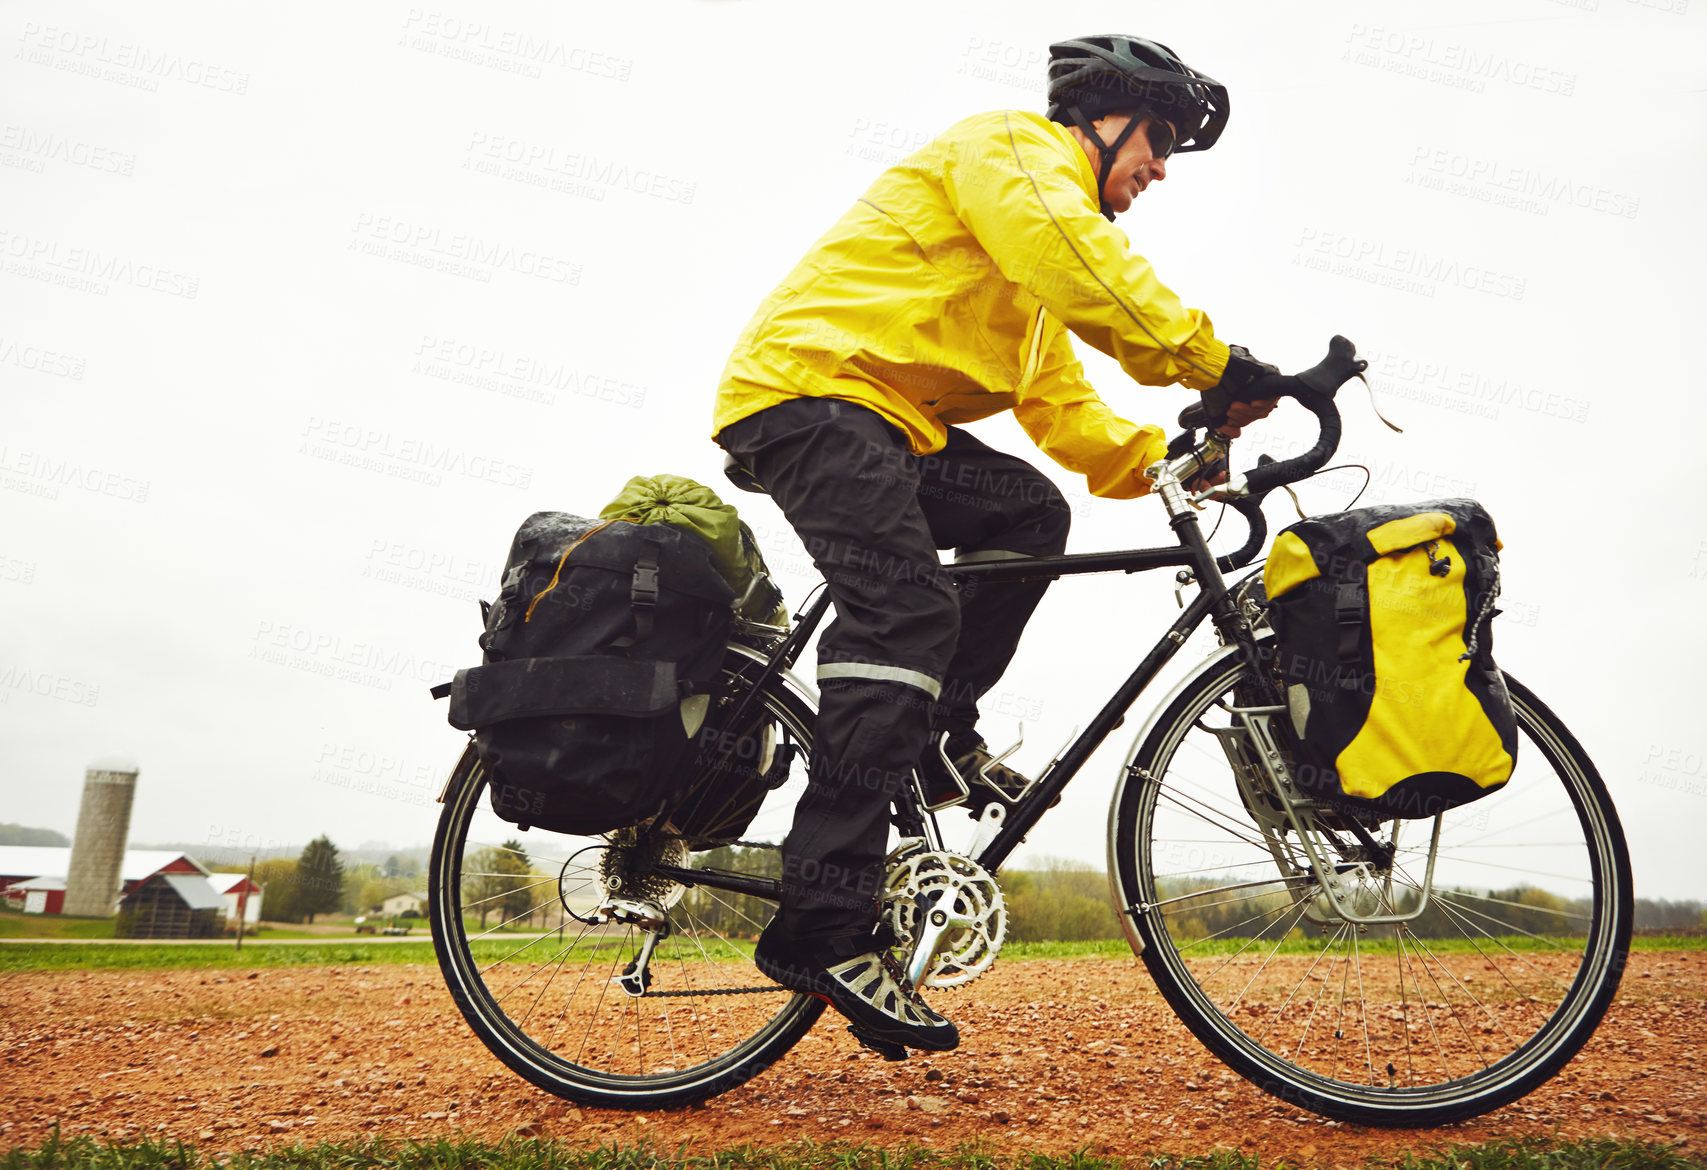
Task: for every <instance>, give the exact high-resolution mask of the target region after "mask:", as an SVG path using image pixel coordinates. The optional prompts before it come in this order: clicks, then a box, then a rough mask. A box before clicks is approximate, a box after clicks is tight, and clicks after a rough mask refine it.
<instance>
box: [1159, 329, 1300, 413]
mask: <svg viewBox="0 0 1707 1170" xmlns="http://www.w3.org/2000/svg"><path fill="white" fill-rule="evenodd" d="M1281 376H1282V375H1281V373H1280V370H1279V369H1277V368H1276V367H1274V366H1271V365H1269V364H1268V363H1267V362H1260V361H1258V360H1257V359H1256V358H1254V357H1252V356H1251V352H1250V350H1248V349H1246V348H1245V347H1244V346H1242V345H1230V346H1228V347H1227V368H1226V369H1225V370H1223V371H1222V372H1221V380H1220V381H1219V382H1217V383H1215V385H1213V386H1211V387H1210V388H1209V389H1207V390H1205V391H1204V392H1203V411H1204V414H1205V415H1207V416H1208V419H1209V422H1208V425H1209V426H1219V425H1220V424H1222V423H1223V422H1225V421H1227V410H1228V408H1229V407H1231V406H1232V405H1233V403H1235V402H1256V401H1258V400H1259V399H1264V398H1276V397H1279V394H1278V392H1277V391H1276V392H1265V391H1266V390H1267V388H1268V387H1269V386H1273V385H1275V383H1274V382H1271V381H1270V379H1275V380H1278V379H1279V378H1280V377H1281ZM1180 421H1181V422H1182V423H1184V422H1185V417H1184V415H1182V416H1181V417H1180ZM1187 425H1191V424H1187ZM1195 425H1197V426H1203V425H1205V424H1204V423H1202V422H1198V423H1197V424H1195Z"/></svg>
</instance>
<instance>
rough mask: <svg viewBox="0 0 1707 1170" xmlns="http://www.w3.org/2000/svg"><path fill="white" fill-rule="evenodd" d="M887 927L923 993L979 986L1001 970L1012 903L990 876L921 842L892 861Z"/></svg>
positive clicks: (907, 844)
mask: <svg viewBox="0 0 1707 1170" xmlns="http://www.w3.org/2000/svg"><path fill="white" fill-rule="evenodd" d="M883 921H884V922H885V923H886V924H887V925H888V926H889V928H890V929H891V930H892V931H893V932H894V934H895V938H896V949H897V950H899V951H900V952H901V953H902V954H903V955H905V956H907V958H906V961H905V964H906V968H907V975H908V978H910V979H911V980H912V982H913V986H915V987H920V988H924V987H962V986H964V985H966V984H968V983H970V982H972V981H973V980H974V979H976V978H978V976H980V975H982V974H983V973H984V972H986V971H988V970H989V969H990V967H991V965H993V964H994V963H995V961H996V956H997V954H999V953H1000V952H1001V949H1002V943H1003V942H1004V941H1005V940H1006V938H1007V934H1008V910H1007V903H1006V901H1005V900H1004V899H1003V897H1002V890H1001V887H1000V886H998V885H997V884H996V879H995V878H994V877H993V876H991V874H990V873H989V871H988V870H986V869H985V868H984V867H983V866H981V865H979V864H978V863H977V862H976V861H973V860H972V859H971V858H968V857H962V856H961V855H960V854H958V853H949V852H946V851H942V850H934V849H927V848H925V842H924V841H923V840H922V839H920V838H917V837H910V838H907V839H906V840H904V841H902V842H901V844H900V845H899V846H897V847H896V849H895V851H894V852H893V853H891V854H890V855H889V859H888V862H887V863H886V866H885V870H884V883H883Z"/></svg>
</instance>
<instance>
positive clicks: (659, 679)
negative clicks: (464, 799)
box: [435, 512, 734, 833]
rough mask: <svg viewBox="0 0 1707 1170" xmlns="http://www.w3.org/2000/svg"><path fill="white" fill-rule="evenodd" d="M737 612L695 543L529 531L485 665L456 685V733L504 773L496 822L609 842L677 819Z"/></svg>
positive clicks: (542, 516)
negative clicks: (612, 833)
mask: <svg viewBox="0 0 1707 1170" xmlns="http://www.w3.org/2000/svg"><path fill="white" fill-rule="evenodd" d="M733 603H734V595H733V593H732V591H731V590H730V588H729V586H728V584H727V583H726V582H725V581H724V579H723V577H722V576H721V575H720V574H719V572H718V570H717V566H716V565H715V564H714V563H713V559H712V553H711V549H710V547H709V546H708V545H706V543H705V542H704V541H702V540H700V539H699V538H698V537H696V536H694V535H692V534H691V533H688V532H684V531H682V530H681V529H679V528H675V527H672V526H670V525H667V524H645V525H642V524H632V523H629V522H627V521H624V520H591V519H586V518H583V517H580V516H573V515H570V514H568V513H564V512H536V513H535V514H534V515H532V516H529V517H528V518H527V520H526V521H525V522H524V523H523V524H522V526H521V528H520V530H519V531H517V533H516V538H515V541H514V543H513V544H512V545H511V546H510V555H509V560H508V562H507V563H506V565H505V568H504V579H503V585H502V588H501V590H500V592H499V594H498V599H497V600H496V601H495V602H493V603H492V605H491V606H489V607H485V614H486V630H485V633H483V634H482V635H481V637H480V647H481V649H482V650H484V651H485V656H484V659H483V662H484V665H481V666H476V667H471V668H469V669H466V670H459V671H458V672H457V673H456V677H455V679H454V680H453V681H452V682H451V683H450V684H448V686H449V692H448V693H449V695H450V700H451V703H450V722H451V725H452V726H454V727H457V728H460V729H462V730H465V731H473V732H474V749H475V751H476V753H478V755H479V756H480V759H481V760H482V762H484V763H485V764H486V765H487V766H488V767H489V768H490V769H491V770H492V776H491V783H490V793H491V801H492V809H493V811H494V812H495V813H497V815H498V816H500V817H502V818H503V819H504V820H506V821H509V822H511V823H514V824H516V825H519V826H521V827H522V828H528V827H531V826H538V827H539V828H542V829H550V830H553V831H555V832H560V833H602V832H606V831H608V830H611V829H617V828H623V827H626V826H629V825H633V824H636V823H638V822H640V821H643V820H645V819H647V818H649V817H653V816H655V815H657V814H658V813H659V812H661V811H663V810H664V809H665V808H666V807H668V806H669V805H670V803H671V802H672V801H673V800H674V799H675V798H677V797H678V796H680V795H681V794H682V793H683V792H684V791H686V790H687V789H688V788H689V787H690V786H691V785H692V784H693V782H694V780H695V778H696V774H697V766H696V759H695V757H696V752H697V750H698V746H699V743H700V741H701V739H702V738H704V736H703V734H702V733H705V732H706V731H707V729H706V726H705V724H706V718H705V717H706V714H707V712H708V710H709V708H710V704H711V697H712V692H713V690H714V688H715V687H716V685H717V681H718V673H719V668H720V666H721V664H722V661H723V653H724V647H725V644H726V643H727V641H728V637H729V629H730V623H731V618H732V612H733V610H732V606H733ZM442 691H443V688H440V690H437V691H435V694H439V693H442Z"/></svg>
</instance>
